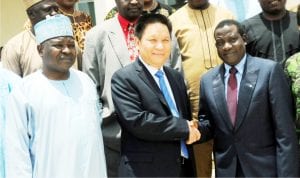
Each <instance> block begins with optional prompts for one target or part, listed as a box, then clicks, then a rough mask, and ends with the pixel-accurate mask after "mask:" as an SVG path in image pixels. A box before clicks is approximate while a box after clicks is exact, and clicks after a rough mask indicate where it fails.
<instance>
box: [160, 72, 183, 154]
mask: <svg viewBox="0 0 300 178" xmlns="http://www.w3.org/2000/svg"><path fill="white" fill-rule="evenodd" d="M155 76H156V77H157V78H158V79H159V86H160V90H161V92H162V93H163V95H164V98H165V100H166V101H167V103H168V106H169V108H170V110H171V113H172V115H173V116H175V117H179V113H178V110H177V108H176V106H175V103H174V102H173V100H172V98H171V95H170V93H169V91H168V88H167V85H166V83H165V80H164V73H163V71H161V70H159V71H157V72H156V73H155ZM180 147H181V156H182V157H184V158H188V157H189V154H188V150H187V147H186V145H185V142H184V140H181V141H180Z"/></svg>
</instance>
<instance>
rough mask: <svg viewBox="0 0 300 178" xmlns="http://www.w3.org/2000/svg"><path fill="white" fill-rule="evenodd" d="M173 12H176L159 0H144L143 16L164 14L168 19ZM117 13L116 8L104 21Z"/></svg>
mask: <svg viewBox="0 0 300 178" xmlns="http://www.w3.org/2000/svg"><path fill="white" fill-rule="evenodd" d="M173 12H175V9H173V8H172V7H170V6H168V5H166V4H163V3H161V2H158V1H157V0H144V8H143V14H149V13H151V14H162V15H165V16H167V17H168V16H170V15H171V14H172V13H173ZM117 13H118V9H117V7H114V8H113V9H111V10H110V11H109V12H108V14H107V15H106V17H105V19H104V20H108V19H110V18H112V17H114V16H115V15H116V14H117Z"/></svg>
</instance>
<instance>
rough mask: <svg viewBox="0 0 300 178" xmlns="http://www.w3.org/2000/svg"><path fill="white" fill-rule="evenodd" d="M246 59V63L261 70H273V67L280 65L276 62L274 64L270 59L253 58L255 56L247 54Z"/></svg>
mask: <svg viewBox="0 0 300 178" xmlns="http://www.w3.org/2000/svg"><path fill="white" fill-rule="evenodd" d="M247 58H248V59H247V60H248V62H251V63H252V64H254V65H255V66H256V67H258V68H260V69H263V70H268V69H273V68H274V67H275V66H277V65H278V66H279V65H280V64H279V63H278V62H275V61H274V60H272V59H267V58H261V57H255V56H251V55H249V54H248V57H247Z"/></svg>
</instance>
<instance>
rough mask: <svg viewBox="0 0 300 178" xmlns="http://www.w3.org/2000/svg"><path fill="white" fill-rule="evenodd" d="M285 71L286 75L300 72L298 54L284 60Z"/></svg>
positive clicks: (299, 56)
mask: <svg viewBox="0 0 300 178" xmlns="http://www.w3.org/2000/svg"><path fill="white" fill-rule="evenodd" d="M285 70H286V71H287V72H288V73H291V72H294V71H300V52H298V53H295V54H294V55H292V56H291V57H289V58H288V59H287V60H286V63H285Z"/></svg>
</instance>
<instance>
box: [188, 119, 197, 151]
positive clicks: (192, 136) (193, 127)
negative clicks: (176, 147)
mask: <svg viewBox="0 0 300 178" xmlns="http://www.w3.org/2000/svg"><path fill="white" fill-rule="evenodd" d="M187 122H188V126H189V138H188V139H187V140H186V144H188V145H189V144H192V143H194V142H196V141H198V140H200V138H201V133H200V132H199V130H198V120H196V119H193V120H191V121H187Z"/></svg>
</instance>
